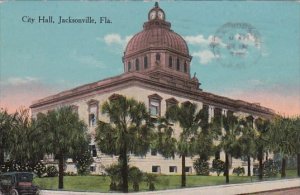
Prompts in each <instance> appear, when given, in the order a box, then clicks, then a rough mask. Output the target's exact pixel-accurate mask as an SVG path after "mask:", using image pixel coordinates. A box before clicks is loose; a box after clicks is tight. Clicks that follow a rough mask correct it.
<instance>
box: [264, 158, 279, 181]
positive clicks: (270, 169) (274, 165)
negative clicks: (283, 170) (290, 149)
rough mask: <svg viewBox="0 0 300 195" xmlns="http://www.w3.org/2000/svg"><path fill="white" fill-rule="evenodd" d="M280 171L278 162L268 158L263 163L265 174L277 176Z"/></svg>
mask: <svg viewBox="0 0 300 195" xmlns="http://www.w3.org/2000/svg"><path fill="white" fill-rule="evenodd" d="M278 173H279V164H278V162H275V161H273V160H272V159H268V160H266V161H265V162H264V163H263V176H265V177H275V176H276V175H277V174H278Z"/></svg>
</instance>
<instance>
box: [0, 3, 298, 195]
mask: <svg viewBox="0 0 300 195" xmlns="http://www.w3.org/2000/svg"><path fill="white" fill-rule="evenodd" d="M121 100H124V101H125V100H126V101H125V102H127V100H128V101H129V100H130V101H131V100H132V102H130V101H129V102H127V103H128V104H130V105H128V107H126V106H125V105H127V104H125V103H124V102H123V103H122V101H121ZM118 101H119V102H118ZM116 102H118V103H116ZM139 103H141V104H139ZM122 106H123V107H122ZM134 106H136V108H135V107H134ZM192 106H195V107H192ZM0 107H1V116H2V115H3V116H6V114H7V115H10V114H11V115H13V113H15V112H21V111H20V110H22V112H25V111H24V110H27V112H28V114H29V116H30V118H32V120H33V121H39V120H40V119H41V118H42V116H44V117H48V115H49V113H51V112H55V110H57V109H62V108H67V107H70V108H71V109H72V111H73V112H74V113H76V116H78V120H80V121H82V123H83V124H84V126H85V127H86V130H87V134H88V136H89V138H90V139H89V143H88V148H89V149H88V151H89V153H90V155H91V158H92V160H91V162H89V163H88V166H87V167H85V168H84V171H83V172H84V173H86V172H85V171H87V172H88V173H86V174H87V175H98V176H99V175H100V176H101V177H103V178H104V176H103V175H107V174H108V173H109V170H111V169H108V168H109V167H110V166H111V165H112V164H114V163H117V162H122V163H123V164H122V163H120V164H121V165H120V166H121V168H120V174H119V177H120V178H122V179H119V180H118V179H116V182H114V181H113V180H109V179H108V178H109V177H106V179H105V178H104V179H103V184H101V185H100V184H99V186H96V187H95V186H93V185H88V187H87V186H85V185H80V184H78V186H79V187H76V186H71V185H72V184H69V183H67V182H68V181H67V180H65V182H64V183H65V187H63V184H62V183H61V182H62V181H63V180H62V179H61V177H59V182H58V183H59V184H58V188H60V189H61V188H64V189H67V190H70V191H96V192H108V191H118V190H119V191H123V192H128V183H129V191H138V190H139V189H141V190H143V191H145V190H146V191H147V190H166V189H172V188H180V187H186V186H188V187H199V186H206V185H211V184H214V185H218V184H226V183H231V182H229V179H231V180H230V181H232V183H241V182H246V183H247V182H250V183H251V182H254V181H258V180H262V179H265V178H266V177H267V176H266V175H264V176H263V174H265V172H263V168H262V166H263V165H262V163H263V162H265V164H264V166H267V162H268V163H271V164H272V166H273V164H274V166H275V164H276V163H273V161H274V162H275V161H276V162H277V161H278V163H279V164H278V167H281V168H278V175H280V171H281V170H283V169H285V166H287V170H289V171H287V175H288V177H289V176H291V177H292V176H296V175H297V174H298V175H300V172H299V168H298V173H296V172H297V170H296V169H297V163H298V166H300V165H299V164H300V151H297V149H295V148H297V147H298V146H299V145H297V146H295V145H293V144H290V145H289V146H287V147H289V148H290V149H289V150H288V151H287V150H284V149H282V147H279V146H278V147H277V146H274V143H275V142H277V143H279V141H278V139H279V138H278V136H277V137H276V138H275V136H273V134H274V133H273V134H272V133H269V134H266V136H268V138H266V139H267V140H271V141H268V144H269V145H268V146H267V145H263V148H264V149H261V148H259V147H258V146H257V143H258V142H253V144H254V145H255V144H256V145H255V146H253V147H257V148H256V149H253V151H255V152H252V153H251V154H250V152H249V151H246V149H245V148H250V147H252V145H251V146H250V145H246V146H245V145H243V147H242V146H241V145H242V143H241V142H234V143H237V145H238V149H236V148H232V147H233V146H230V147H229V146H228V144H227V145H226V144H225V142H224V143H223V141H224V140H225V139H227V136H225V134H226V133H228V132H231V130H232V131H233V129H230V128H231V127H233V126H234V125H233V124H235V123H234V121H235V120H236V121H238V122H237V124H238V125H237V126H239V127H241V128H245V127H246V125H245V124H246V123H247V122H245V121H248V119H249V118H251V121H252V123H251V124H252V125H250V126H251V128H253V129H258V130H257V131H253V132H256V133H254V134H253V136H254V137H255V136H258V137H259V136H264V135H263V134H264V133H263V132H264V131H260V130H259V128H260V125H261V124H264V125H270V128H268V129H271V127H274V128H275V126H276V125H277V126H276V127H278V126H279V122H278V121H277V122H278V123H276V120H277V117H278V118H280V116H281V117H283V118H286V120H291V121H292V122H291V123H293V122H295V121H296V122H295V124H296V125H295V126H294V127H295V128H298V129H299V128H300V127H299V126H298V125H299V122H297V121H299V115H300V2H299V1H26V2H25V1H0ZM175 107H176V108H177V110H176V109H175V110H172V108H175ZM133 108H135V109H133ZM141 108H144V109H141ZM192 108H193V109H192ZM131 109H133V110H131ZM139 109H140V110H139ZM184 109H188V110H184ZM180 110H181V111H182V112H180ZM199 110H200V111H199ZM144 111H145V113H144ZM173 111H174V112H173ZM192 111H193V112H194V111H195V114H193V113H191V112H192ZM196 111H199V112H198V114H197V113H196ZM47 113H48V114H47ZM143 113H144V114H143ZM174 113H175V114H174ZM146 115H147V116H149V121H148V120H147V118H143V117H145V116H146ZM196 115H197V116H196ZM58 116H59V115H58ZM121 116H122V117H123V118H122V117H121ZM206 116H207V118H205V117H206ZM114 117H115V118H114ZM193 117H195V118H193ZM218 117H220V121H221V123H220V124H221V125H222V127H220V129H219V130H220V131H218V132H219V133H220V134H218V136H219V137H218V138H216V139H215V138H212V137H210V136H212V134H209V133H207V134H205V132H206V130H207V132H211V131H213V130H212V129H213V128H212V126H214V125H216V124H217V123H216V120H217V118H218ZM231 117H232V118H231ZM58 118H59V117H58ZM275 118H276V119H275ZM122 119H124V121H122ZM169 119H170V120H169ZM184 119H185V120H184ZM200 119H201V120H200ZM1 120H2V119H1ZM49 120H50V119H49ZM57 120H59V119H57ZM66 120H67V119H66ZM227 120H228V121H229V122H228V124H232V125H227V126H228V128H229V129H228V131H227V129H226V128H227V126H226V121H227ZM260 120H261V121H260ZM278 120H279V119H278ZM3 121H4V119H3ZM153 121H154V122H153ZM166 121H168V122H166ZM203 121H205V122H203ZM241 121H244V123H242V122H241ZM259 121H260V122H259ZM266 121H268V122H269V123H266ZM274 121H275V122H274ZM118 122H119V123H118ZM148 122H149V125H148V126H147V125H146V126H143V125H145V124H148ZM280 122H282V121H280ZM32 123H33V122H32ZM54 123H55V122H54ZM58 123H59V122H57V124H58ZM71 123H73V122H71ZM150 123H151V125H150ZM204 123H205V124H204ZM3 124H4V122H3ZM37 124H40V123H38V122H37ZM74 124H75V122H74ZM76 124H77V123H76ZM170 124H171V125H170ZM241 124H243V125H242V126H241ZM247 124H248V123H247ZM275 124H276V125H275ZM280 124H281V123H280ZM289 124H290V123H289ZM293 124H294V123H293ZM1 125H2V124H1ZM64 125H66V124H64ZM105 125H106V126H105ZM163 125H165V126H163ZM197 125H198V126H197ZM272 125H273V126H272ZM77 127H78V126H76V128H77ZM167 127H168V128H170V129H172V132H168V131H167V130H166V129H168V128H167ZM285 127H287V126H285ZM294 127H293V128H294ZM1 128H2V126H1ZM5 128H6V126H5ZM5 128H4V127H3V129H5ZM45 128H46V127H45ZM60 128H63V127H58V129H60ZM70 128H71V127H70ZM72 128H73V127H72ZM74 128H75V127H74ZM76 128H75V129H76ZM160 128H162V129H164V133H165V134H155V132H157V131H159V132H160V131H162V130H161V129H160ZM249 128H250V127H249ZM287 128H288V127H287ZM295 128H294V129H295ZM266 129H267V128H266ZM278 129H280V128H278ZM1 130H2V129H1ZM146 131H147V132H148V134H147V133H145V132H146ZM152 131H153V134H151V136H152V137H151V136H150V133H149V132H152ZM270 131H271V130H270ZM3 132H4V131H3ZM120 132H122V133H120ZM241 132H242V130H240V132H239V136H241V135H240V133H241ZM274 132H275V130H274ZM278 132H279V130H278ZM119 133H120V134H119ZM126 133H128V135H127V134H126ZM293 133H295V134H288V133H283V134H286V135H290V136H289V137H288V138H287V139H290V140H289V141H287V142H288V143H289V142H293V143H296V144H297V143H298V144H299V142H300V138H299V140H297V138H296V137H297V136H299V132H298V134H297V131H296V130H295V131H293ZM229 134H230V133H228V136H229ZM232 134H234V133H231V134H230V135H232ZM278 134H279V133H277V135H278ZM65 135H69V134H67V133H66V134H65ZM208 135H209V136H208ZM214 135H216V134H214ZM226 135H227V134H226ZM243 135H245V132H244V134H243ZM296 135H297V136H296ZM1 136H2V137H3V140H7V139H8V138H5V137H4V134H3V135H2V134H1ZM24 136H25V137H26V135H24ZM49 136H50V135H49ZM70 136H71V134H70ZM155 136H158V137H159V136H162V137H160V139H158V140H156V141H153V139H154V138H153V137H155ZM168 136H169V137H168ZM201 136H203V137H201ZM206 136H207V137H206ZM220 136H224V139H223V138H221V137H220ZM239 136H237V137H235V138H234V139H236V140H239V138H240V137H239ZM249 136H250V135H249ZM272 136H273V137H272ZM150 137H151V139H150ZM254 137H253V140H254V139H256V138H257V137H256V138H254ZM291 137H294V138H295V140H294V141H292V140H291V139H292V138H291ZM299 137H300V136H299ZM152 138H153V139H152ZM1 139H2V138H1ZM28 139H29V138H28ZM61 139H62V140H63V138H61ZM162 139H165V140H164V141H162ZM173 139H174V140H173ZM209 139H210V141H208V140H209ZM213 139H215V140H213ZM247 139H248V140H249V139H251V140H252V138H249V137H248V138H247ZM247 139H246V138H245V140H247ZM257 139H258V138H257ZM260 139H264V138H262V137H260ZM282 139H283V138H282ZM57 140H60V138H57V139H56V141H57ZM70 140H72V139H71V138H70ZM123 140H127V141H128V142H127V141H123ZM258 140H259V139H258ZM272 140H277V141H272ZM54 141H55V140H53V143H54ZM173 141H174V143H173ZM193 141H194V142H193ZM205 141H206V143H205ZM239 141H241V140H239ZM281 141H282V140H281ZM2 142H3V146H2V145H1V147H3V151H2V150H1V149H0V154H1V155H2V154H3V158H0V165H1V163H3V164H4V161H5V159H8V160H15V161H16V162H17V161H18V163H21V164H22V163H24V162H21V161H22V160H19V159H18V160H16V159H13V156H14V155H13V152H11V151H17V149H16V150H14V149H11V148H14V146H11V145H9V144H7V145H5V144H4V143H6V142H5V141H2ZM28 142H30V141H28ZM202 142H203V143H202ZM208 142H209V143H215V145H213V144H212V145H209V144H208ZM282 142H284V141H282ZM11 143H14V141H11ZM16 143H17V142H16ZM18 143H19V142H18ZM51 143H52V142H51ZM55 143H56V142H55ZM64 143H67V142H64ZM216 143H217V144H216ZM218 143H223V144H218ZM226 143H229V141H228V140H227V142H226ZM243 143H244V142H243ZM271 143H272V144H273V145H272V144H271ZM37 144H38V143H37ZM72 144H74V143H73V142H72ZM165 144H169V145H165ZM172 144H173V145H172ZM193 144H194V145H193ZM195 144H196V145H195ZM230 144H233V142H232V143H231V142H230ZM264 144H267V142H264ZM275 145H276V144H275ZM57 146H59V143H57ZM173 146H174V147H173ZM227 146H228V147H229V148H228V147H227ZM260 146H261V145H260ZM273 146H274V147H273ZM24 147H25V146H24ZM53 147H55V146H53ZM61 147H66V148H68V147H69V146H67V144H65V145H64V146H59V147H58V148H59V149H53V148H52V149H53V150H51V151H52V152H49V151H50V149H49V150H48V149H47V148H46V147H45V148H46V149H45V151H44V150H43V152H41V153H42V156H43V155H46V154H47V155H46V157H45V156H43V158H41V159H38V160H42V161H37V158H36V157H35V161H34V162H35V164H34V166H33V167H35V166H36V165H37V163H38V162H39V163H41V164H43V166H45V167H49V166H53V167H54V168H53V169H56V168H57V169H58V170H57V171H58V172H59V175H61V174H62V173H63V172H61V171H62V167H63V168H64V170H63V171H64V173H65V175H67V176H66V177H72V176H71V175H79V174H80V173H81V172H80V171H82V170H81V169H80V168H78V167H79V165H78V164H80V163H79V160H77V161H76V160H74V159H75V157H74V153H72V152H73V151H74V150H75V149H74V148H72V147H71V146H70V148H68V152H65V150H63V151H64V152H65V153H63V152H62V150H60V149H61ZM78 147H79V146H78ZM57 151H60V152H59V153H55V152H57ZM69 151H72V152H70V153H69ZM226 151H227V152H226ZM291 151H292V152H291ZM247 152H248V153H247ZM29 153H30V152H29ZM49 153H51V154H54V155H52V156H51V155H50V156H49ZM71 153H72V155H73V156H72V155H71ZM15 154H17V152H16V153H15ZM296 154H298V161H297V158H296V156H297V155H296ZM83 155H84V154H83V153H80V157H82V156H83ZM30 156H31V155H30V154H28V155H27V156H26V158H27V157H28V159H30V162H32V161H31V160H32V159H31V157H30ZM73 157H74V158H73ZM285 157H286V158H285ZM24 158H25V157H24ZM76 158H77V159H78V158H79V157H78V156H77V157H76ZM260 158H261V159H260ZM1 159H3V160H1ZM124 159H125V160H124ZM197 159H198V161H197ZM270 159H272V160H270ZM282 159H284V160H282ZM15 161H14V162H15ZM19 161H20V162H19ZM125 161H126V162H125ZM28 162H29V160H28ZM217 162H219V163H222V162H223V163H224V167H225V168H224V167H223V168H222V167H221V168H220V171H217V168H216V167H217V166H218V164H217ZM124 163H125V164H124ZM183 163H184V164H183ZM197 163H198V164H197ZM203 163H204V164H203ZM205 163H207V164H205ZM20 166H21V165H20ZM41 166H42V165H41ZM283 166H284V168H282V167H283ZM124 167H125V168H124ZM126 167H129V168H126ZM131 167H136V168H137V169H138V170H139V171H141V173H148V174H149V173H151V174H152V173H153V174H154V175H155V178H154V179H153V178H152V179H153V182H152V180H151V175H150V176H149V175H148V176H147V177H146V178H148V180H147V181H148V183H147V182H144V183H145V184H140V186H139V182H138V181H135V180H130V177H129V180H128V174H130V171H129V173H128V170H130V168H131ZM199 167H201V168H199ZM110 168H111V167H110ZM124 169H126V170H127V172H126V171H124ZM204 169H205V170H206V171H204V172H203V170H204ZM28 170H29V169H28ZM34 170H35V168H32V170H31V171H30V172H35V171H34ZM45 170H46V169H45ZM264 170H265V169H264ZM260 171H261V172H260ZM0 173H1V171H0ZM126 174H127V175H126ZM220 174H221V175H220ZM223 174H224V175H225V176H226V174H227V176H228V177H229V175H230V177H231V178H228V177H224V176H223ZM240 174H242V175H244V176H240ZM284 174H285V173H284ZM289 174H291V175H289ZM44 175H47V174H46V172H45V174H44ZM50 175H51V174H50ZM54 175H55V174H54ZM162 175H163V176H162ZM182 175H184V176H182ZM194 175H211V176H199V179H197V178H196V176H195V177H192V176H194ZM217 175H218V176H219V175H220V176H219V177H218V176H217ZM237 175H238V176H237ZM41 176H43V174H41ZM100 176H99V177H100ZM45 177H47V176H45ZM78 177H79V176H78ZM80 177H85V178H81V179H80V180H84V181H89V180H92V179H90V178H89V177H90V176H80ZM134 177H136V178H139V177H138V176H137V175H136V176H134ZM205 177H209V179H203V178H205ZM278 177H279V176H278ZM43 178H44V177H42V178H38V179H37V183H38V185H39V186H42V188H41V190H45V189H47V190H51V189H57V183H55V182H56V180H55V182H54V180H53V181H52V180H51V181H52V183H51V182H50V183H49V181H48V180H47V181H46V179H44V180H43ZM74 178H76V177H74ZM111 178H114V177H111ZM116 178H118V176H116ZM125 178H127V179H125ZM174 178H175V179H174ZM195 178H196V179H195ZM214 178H215V179H214ZM219 178H221V179H219ZM268 178H269V176H268ZM275 178H276V176H275ZM75 180H76V179H75ZM100 180H101V179H99V181H100ZM138 180H140V181H144V179H142V178H140V179H138ZM109 181H110V182H109ZM155 181H159V182H157V183H155ZM47 182H48V183H47ZM74 182H76V181H74ZM78 182H79V183H80V181H78ZM89 182H93V181H89ZM130 182H132V183H133V184H131V183H130ZM276 182H278V183H276V184H272V185H273V187H265V188H264V186H263V185H262V186H259V187H257V188H255V189H254V188H253V187H252V191H251V187H245V188H243V189H244V191H243V189H240V190H241V191H239V190H238V191H235V192H234V191H227V192H228V194H232V193H238V194H241V193H254V192H259V191H269V190H274V189H275V190H276V189H281V188H293V187H297V185H298V184H299V185H300V181H299V180H295V181H291V183H290V186H285V184H283V182H280V180H279V181H276ZM293 182H294V183H296V184H295V185H294V184H292V183H293ZM53 183H55V184H53ZM146 184H147V185H146ZM26 185H27V184H26ZM28 185H29V184H28ZM95 185H96V184H95ZM126 185H127V188H126ZM132 185H133V190H132V189H131V188H132V187H131V186H132ZM266 185H267V184H266ZM299 185H298V187H299ZM66 186H67V188H66ZM70 186H71V187H70ZM274 186H277V188H274ZM248 188H249V190H248V191H247V190H246V191H245V189H248ZM0 189H1V187H0ZM201 190H203V189H201ZM209 190H213V189H209ZM296 190H298V192H299V188H298V189H296V188H295V192H296ZM210 192H211V193H213V192H214V191H201V193H206V194H207V193H210ZM0 193H1V192H0ZM3 193H5V192H3ZM44 193H50V194H51V192H46V191H45V192H44ZM162 193H163V192H162ZM166 193H167V192H166ZM180 193H184V192H180ZM186 193H188V192H186ZM190 193H191V194H192V192H190ZM195 193H200V191H199V192H195ZM215 193H219V192H218V191H215ZM290 193H292V192H290Z"/></svg>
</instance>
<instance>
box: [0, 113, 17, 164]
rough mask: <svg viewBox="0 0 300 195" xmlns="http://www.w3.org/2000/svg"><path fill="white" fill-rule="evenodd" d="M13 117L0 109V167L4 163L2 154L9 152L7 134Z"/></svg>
mask: <svg viewBox="0 0 300 195" xmlns="http://www.w3.org/2000/svg"><path fill="white" fill-rule="evenodd" d="M13 121H14V115H10V114H8V113H7V110H4V109H2V108H1V109H0V165H2V164H3V163H4V154H5V153H7V152H8V150H9V143H10V142H9V137H10V136H9V133H10V131H11V129H12V126H13Z"/></svg>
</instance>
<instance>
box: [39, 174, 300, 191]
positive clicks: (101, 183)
mask: <svg viewBox="0 0 300 195" xmlns="http://www.w3.org/2000/svg"><path fill="white" fill-rule="evenodd" d="M296 176H297V173H296V170H287V178H291V177H296ZM274 179H280V175H278V176H277V177H276V178H265V179H264V180H274ZM255 181H258V179H257V177H246V176H239V177H238V176H230V183H245V182H255ZM34 182H35V183H36V184H37V185H38V186H40V188H41V189H53V190H56V189H57V186H58V178H57V177H45V178H35V180H34ZM109 184H110V179H109V177H105V176H65V177H64V189H65V190H72V191H95V192H108V191H109ZM180 184H181V177H180V175H174V176H170V175H168V176H167V175H160V176H158V181H157V182H156V183H155V187H156V189H157V190H164V189H174V188H180ZM221 184H225V177H224V176H219V177H218V176H196V175H193V176H187V187H196V186H208V185H221ZM130 190H132V185H131V184H130ZM140 190H141V191H146V190H148V186H147V185H146V183H145V182H142V183H141V184H140Z"/></svg>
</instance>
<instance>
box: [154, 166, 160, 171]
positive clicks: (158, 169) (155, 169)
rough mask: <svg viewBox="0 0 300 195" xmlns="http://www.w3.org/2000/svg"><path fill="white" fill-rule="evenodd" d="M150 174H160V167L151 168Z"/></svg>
mask: <svg viewBox="0 0 300 195" xmlns="http://www.w3.org/2000/svg"><path fill="white" fill-rule="evenodd" d="M152 173H160V166H152Z"/></svg>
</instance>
